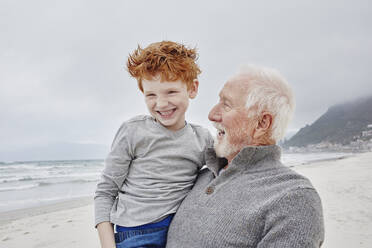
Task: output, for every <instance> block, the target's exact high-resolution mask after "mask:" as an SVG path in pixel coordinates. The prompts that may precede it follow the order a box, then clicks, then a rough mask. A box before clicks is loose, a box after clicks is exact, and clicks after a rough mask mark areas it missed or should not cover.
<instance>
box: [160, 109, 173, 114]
mask: <svg viewBox="0 0 372 248" xmlns="http://www.w3.org/2000/svg"><path fill="white" fill-rule="evenodd" d="M159 112H160V114H161V115H170V114H172V112H173V109H172V110H169V111H159Z"/></svg>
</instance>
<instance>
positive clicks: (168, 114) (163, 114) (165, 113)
mask: <svg viewBox="0 0 372 248" xmlns="http://www.w3.org/2000/svg"><path fill="white" fill-rule="evenodd" d="M174 112H176V108H174V109H171V110H167V111H156V113H158V114H159V115H160V116H161V117H163V118H169V117H171V116H172V114H173V113H174Z"/></svg>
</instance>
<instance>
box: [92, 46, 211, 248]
mask: <svg viewBox="0 0 372 248" xmlns="http://www.w3.org/2000/svg"><path fill="white" fill-rule="evenodd" d="M196 59H197V53H196V51H195V49H189V48H187V47H185V46H184V45H182V44H178V43H175V42H171V41H162V42H157V43H153V44H150V45H149V46H148V47H146V48H144V49H142V48H140V47H138V49H136V50H135V51H134V52H133V53H132V54H131V55H130V56H129V58H128V63H127V67H128V71H129V73H130V74H131V75H132V76H133V77H134V78H136V79H137V82H138V86H139V89H140V90H141V91H142V92H143V94H144V97H145V102H146V105H147V108H148V111H149V112H150V114H151V116H144V115H143V116H137V117H134V118H132V119H130V120H129V121H126V122H124V124H123V125H122V126H121V127H120V129H119V131H118V132H117V134H116V136H115V139H114V141H113V144H112V148H111V152H110V154H109V155H108V157H107V158H106V161H105V168H104V170H103V172H102V177H101V180H100V182H99V183H98V185H97V189H96V193H95V224H96V227H97V229H98V233H99V236H100V240H101V245H102V247H103V248H106V247H109V248H113V247H115V243H116V247H117V248H121V247H165V243H166V236H167V231H168V227H169V224H170V221H171V220H172V218H173V215H174V213H175V212H176V211H177V208H178V207H179V205H180V204H181V202H182V200H183V199H184V198H185V197H186V195H187V193H188V192H189V191H190V190H191V188H192V186H193V184H194V181H195V179H196V176H197V174H198V171H199V169H200V168H201V167H202V166H203V165H204V164H205V159H204V150H205V148H206V147H207V146H210V145H211V143H212V138H211V136H210V134H209V132H208V131H207V129H205V128H202V127H200V126H198V125H194V124H190V123H187V122H186V121H185V112H186V110H187V107H188V104H189V99H193V98H195V97H196V95H197V92H198V86H199V82H198V80H197V76H198V74H200V72H201V71H200V69H199V67H198V65H197V64H196ZM113 225H115V226H116V233H114V228H113Z"/></svg>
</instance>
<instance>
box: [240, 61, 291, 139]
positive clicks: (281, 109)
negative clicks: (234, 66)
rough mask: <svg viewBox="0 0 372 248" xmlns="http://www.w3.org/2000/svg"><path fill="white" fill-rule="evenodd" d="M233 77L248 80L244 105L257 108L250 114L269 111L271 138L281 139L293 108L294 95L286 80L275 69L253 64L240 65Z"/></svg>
mask: <svg viewBox="0 0 372 248" xmlns="http://www.w3.org/2000/svg"><path fill="white" fill-rule="evenodd" d="M234 78H239V80H248V81H249V85H250V86H249V93H248V95H247V100H246V107H247V108H250V107H252V106H255V107H256V108H257V112H255V113H250V115H254V114H261V113H262V111H267V112H269V113H271V114H272V115H273V124H272V135H271V138H272V139H273V140H274V141H275V142H277V141H279V140H280V139H282V138H283V136H284V134H285V131H286V129H287V126H288V124H289V122H290V120H291V119H292V115H293V112H294V109H295V100H294V96H293V93H292V90H291V88H290V87H289V85H288V82H287V80H286V79H285V78H284V77H283V76H282V75H281V74H280V73H279V71H278V70H276V69H272V68H267V67H261V66H255V65H245V66H242V67H241V68H240V70H239V72H238V74H237V75H236V76H235V77H234Z"/></svg>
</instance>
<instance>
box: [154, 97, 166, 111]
mask: <svg viewBox="0 0 372 248" xmlns="http://www.w3.org/2000/svg"><path fill="white" fill-rule="evenodd" d="M167 106H168V101H167V99H165V98H163V97H159V98H158V99H157V100H156V107H157V108H159V109H161V108H165V107H167Z"/></svg>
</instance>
